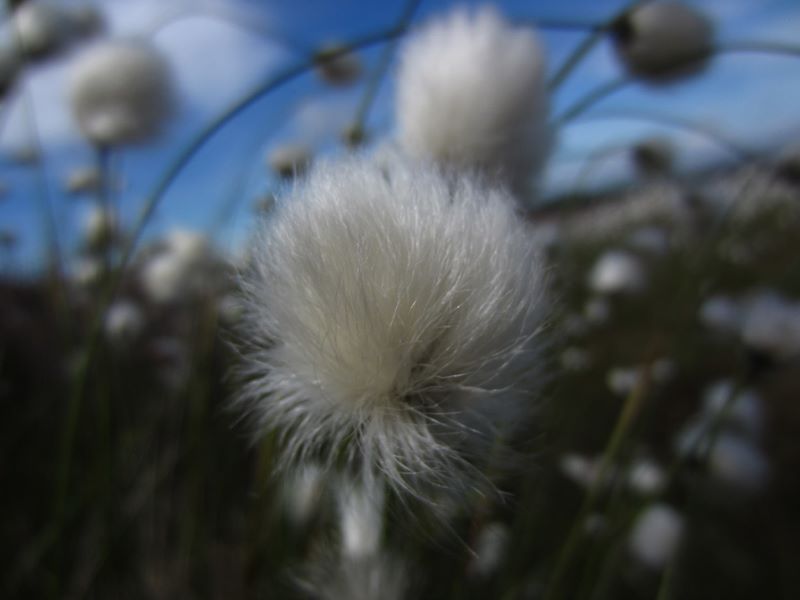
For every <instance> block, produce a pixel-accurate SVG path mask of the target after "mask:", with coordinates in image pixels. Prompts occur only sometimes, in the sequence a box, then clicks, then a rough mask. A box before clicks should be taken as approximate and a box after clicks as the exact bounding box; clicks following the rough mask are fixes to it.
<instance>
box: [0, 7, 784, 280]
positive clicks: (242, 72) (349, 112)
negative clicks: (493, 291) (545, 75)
mask: <svg viewBox="0 0 800 600" xmlns="http://www.w3.org/2000/svg"><path fill="white" fill-rule="evenodd" d="M61 4H64V5H70V4H75V5H78V4H80V3H78V2H69V1H65V2H62V3H61ZM455 4H456V3H453V2H443V1H440V0H426V1H424V2H422V3H421V5H420V7H419V8H418V9H417V10H416V12H415V16H414V21H415V22H422V21H424V20H425V19H426V18H428V17H430V16H432V15H435V14H437V13H441V12H442V11H446V10H447V9H448V7H451V6H453V5H455ZM463 4H466V5H470V4H472V5H480V4H483V3H471V2H466V3H463ZM492 4H495V5H496V6H497V7H498V8H499V9H500V10H501V11H502V12H503V14H505V15H506V16H507V17H508V18H510V19H513V20H516V21H520V22H523V21H524V22H531V23H536V22H540V23H542V24H543V25H548V24H551V25H553V26H554V27H552V28H547V29H542V30H541V31H540V33H541V36H542V39H543V41H544V44H545V46H546V51H547V55H548V57H549V59H548V67H549V69H550V71H551V72H553V71H554V70H555V69H556V68H557V66H558V65H559V64H560V63H561V62H562V61H563V60H564V59H565V58H566V57H567V55H568V54H569V53H570V52H571V51H572V50H574V49H575V47H576V46H577V45H578V44H579V43H580V41H581V39H582V37H583V36H584V35H585V32H584V31H582V30H580V29H579V28H577V29H576V28H573V27H569V25H573V24H574V25H577V26H580V25H582V24H583V25H591V24H595V25H596V24H598V23H601V22H603V20H605V19H607V18H609V17H610V16H611V15H614V14H615V13H617V12H618V11H619V10H620V9H621V8H622V7H623V6H624V5H625V3H624V2H622V1H603V2H593V1H589V0H585V1H583V0H571V1H570V2H566V3H559V4H557V5H556V4H552V3H536V2H498V3H492ZM688 4H690V5H692V6H695V7H696V8H698V9H699V10H702V12H704V13H705V14H707V15H708V16H709V17H710V18H712V19H713V20H714V23H715V38H716V39H717V41H718V43H719V44H720V45H722V46H725V45H726V44H728V43H733V42H736V43H740V42H747V41H754V40H755V41H769V42H772V43H775V44H776V45H780V44H781V43H784V44H793V43H796V42H797V36H798V33H797V32H798V19H800V7H798V5H797V3H796V2H793V1H792V0H770V1H764V2H755V1H750V0H710V1H706V2H689V3H688ZM97 6H98V8H99V9H100V10H101V11H102V14H103V17H104V21H105V28H106V29H105V31H106V33H104V34H103V35H101V36H98V37H96V38H91V39H87V40H85V41H82V42H81V43H79V44H75V45H74V46H73V47H70V48H66V49H65V50H64V51H62V52H59V53H57V55H55V56H53V57H52V58H51V59H49V60H47V61H45V62H43V63H41V64H36V65H34V66H31V67H30V68H26V69H25V70H24V73H23V74H22V75H21V79H22V82H21V83H20V85H21V86H24V88H25V90H26V91H25V94H24V96H23V95H21V94H19V93H12V94H10V97H9V98H8V99H7V102H5V103H4V105H3V109H2V110H3V133H2V136H1V137H0V151H2V157H3V174H2V183H3V189H4V201H3V203H2V206H0V211H2V212H1V213H0V215H2V222H3V224H4V226H5V227H6V228H10V229H13V230H14V232H15V234H16V238H17V239H16V244H15V248H14V260H13V262H12V265H11V266H12V268H13V269H14V270H15V271H16V272H19V273H26V274H30V273H32V272H36V270H37V269H40V268H41V266H42V262H43V243H42V237H41V228H42V227H41V219H40V218H37V216H36V208H35V206H34V203H32V202H31V201H30V200H29V199H28V198H29V196H30V194H31V193H33V191H34V190H36V189H38V188H37V186H39V185H41V183H40V182H39V180H38V177H39V176H40V175H39V174H37V172H36V169H31V168H30V167H29V166H27V165H25V164H19V160H18V159H19V158H20V155H21V154H22V155H24V153H25V152H30V151H31V149H32V147H35V146H37V144H36V141H35V140H36V138H37V137H38V138H39V141H40V143H41V151H42V153H43V155H42V160H43V162H44V167H43V169H44V171H45V175H44V176H45V178H46V181H47V183H48V195H49V201H50V202H51V203H52V205H53V207H54V210H55V212H56V215H57V219H58V222H59V225H60V226H59V232H58V233H59V237H63V238H64V246H65V248H69V247H70V245H72V244H74V243H75V242H76V240H77V236H78V235H80V224H81V219H82V218H83V217H84V215H85V211H86V210H87V209H86V207H85V206H80V203H79V202H78V203H76V202H75V201H74V197H73V196H71V195H70V194H69V193H66V192H65V190H64V188H65V183H66V181H67V180H68V178H69V176H70V174H71V173H73V172H74V171H75V170H77V169H80V168H81V167H86V166H87V165H90V164H92V163H93V161H94V155H93V153H92V150H91V148H90V147H88V146H87V144H86V143H85V142H84V141H83V140H82V138H81V136H80V134H79V132H78V130H77V128H76V126H75V124H74V120H73V119H72V117H71V114H70V104H69V75H70V66H71V65H73V64H74V62H75V60H76V59H77V58H78V57H79V56H80V54H81V53H82V52H85V51H88V50H89V49H90V47H91V45H92V44H93V43H97V41H98V40H100V39H102V37H104V36H105V35H108V36H115V37H116V36H146V37H148V38H151V39H152V41H153V42H154V43H155V44H156V46H157V47H158V48H160V49H161V50H163V52H164V54H165V55H166V57H167V60H168V61H169V65H170V68H171V69H172V70H173V75H174V77H175V79H176V83H177V87H178V89H179V93H180V102H179V104H178V106H177V110H176V111H175V113H174V115H173V116H172V118H171V119H170V121H169V123H168V127H167V129H166V130H165V131H164V132H163V134H162V135H161V136H160V137H159V138H157V139H156V140H154V141H152V142H151V143H149V144H147V145H146V146H144V147H136V148H131V149H126V150H125V151H123V152H120V153H119V154H120V156H119V157H118V158H117V160H119V161H120V162H121V163H122V165H120V166H121V167H122V168H123V169H124V173H125V178H124V182H120V190H119V204H120V209H121V211H122V217H123V219H127V220H131V219H133V218H134V216H135V214H136V213H137V211H138V210H139V209H140V206H139V204H140V203H139V202H137V200H140V199H141V198H142V197H143V196H145V195H146V194H147V193H148V192H149V191H150V190H151V188H152V187H153V186H154V185H155V184H156V182H157V180H158V178H159V176H160V175H162V173H163V171H164V170H165V169H166V168H168V166H169V164H170V161H171V160H172V159H173V158H174V157H175V156H176V154H177V153H178V152H179V151H180V149H181V148H182V146H185V145H186V144H187V142H188V141H189V140H190V139H191V138H192V136H193V134H195V133H196V132H197V131H198V130H199V129H200V128H202V127H203V126H204V125H205V124H207V123H208V122H209V121H210V120H211V119H213V118H214V117H215V116H216V115H218V114H219V113H221V112H223V111H225V110H226V108H227V107H228V106H229V105H231V104H232V103H234V102H235V101H236V100H238V99H240V98H241V97H242V96H244V95H245V94H247V92H248V91H250V90H251V89H252V88H254V87H255V86H256V85H257V84H259V83H261V82H262V81H263V80H264V79H265V78H269V77H270V76H273V75H276V74H279V73H281V72H282V71H283V70H284V69H287V68H291V67H292V66H294V65H296V64H298V63H299V62H302V61H303V60H304V59H305V60H307V59H308V57H309V56H310V55H313V53H314V51H315V50H317V49H318V48H320V47H324V46H325V45H329V44H335V43H342V42H347V41H351V40H355V39H358V38H361V37H363V36H365V35H368V34H373V33H380V32H383V31H386V30H387V29H390V28H391V27H392V26H394V25H395V24H396V22H397V21H398V19H399V18H400V16H401V15H402V13H403V10H404V6H405V4H404V2H403V1H399V0H398V1H393V0H389V1H388V2H381V3H370V2H361V3H360V2H335V3H334V2H325V1H322V0H320V1H319V2H317V1H315V0H312V1H309V2H284V1H282V0H279V1H275V2H268V3H265V2H256V1H251V2H248V1H244V0H241V1H239V0H228V1H224V0H213V1H208V2H206V1H192V2H189V1H187V2H179V1H158V0H153V1H148V0H132V1H130V0H129V1H126V0H119V1H108V2H99V3H97ZM559 25H562V26H561V27H559ZM6 29H8V23H7V24H6ZM6 33H8V32H6ZM384 46H385V44H381V43H375V44H373V45H371V46H370V47H368V48H366V49H364V50H363V51H362V52H360V53H359V58H360V60H361V65H362V69H363V76H361V77H359V78H358V79H357V80H356V81H354V82H353V84H352V85H347V86H344V87H331V86H330V85H327V84H326V83H325V81H322V80H320V78H319V77H317V76H316V75H315V74H314V72H313V71H312V72H309V73H307V74H304V75H300V76H298V77H297V78H295V79H293V80H292V81H290V82H288V83H287V84H286V85H284V86H282V87H281V88H280V89H277V90H276V91H275V92H274V93H271V94H269V95H268V96H266V97H265V98H264V99H263V100H260V101H258V102H256V103H254V105H253V106H251V107H250V108H248V109H247V110H246V111H244V112H243V113H242V114H241V115H240V116H239V117H237V118H236V119H235V120H234V121H233V122H232V123H230V125H229V126H227V127H225V128H224V130H223V131H221V132H220V133H219V134H218V135H216V136H214V138H213V139H212V140H211V141H210V142H209V144H207V145H206V146H205V147H204V149H203V150H202V152H200V153H198V155H197V156H196V157H195V158H193V160H192V161H191V162H190V163H189V164H188V165H187V167H186V168H185V169H184V170H183V171H182V173H181V175H180V176H179V177H178V178H177V179H176V181H175V182H174V184H173V185H172V186H171V188H170V190H169V191H168V192H167V194H166V197H165V199H164V201H163V202H161V203H160V204H159V208H158V212H157V213H156V215H154V217H153V219H152V220H151V224H150V225H149V226H148V228H147V234H148V235H150V236H155V235H158V234H159V233H163V232H164V231H167V230H168V229H170V228H172V227H174V226H176V225H182V226H185V227H189V228H196V229H203V230H206V231H210V232H213V234H214V235H215V238H216V239H217V240H219V242H220V244H222V245H223V246H224V247H225V248H226V249H229V250H231V251H233V252H237V251H239V250H240V249H241V247H242V245H243V244H244V243H245V240H246V234H247V231H248V228H249V227H250V224H251V223H252V219H250V218H249V216H250V215H251V213H252V208H253V203H254V202H255V201H257V200H258V199H259V198H260V197H262V196H263V195H264V194H267V193H269V192H271V191H272V190H273V189H274V187H275V185H276V183H277V182H276V179H275V177H274V175H273V173H272V171H271V170H270V169H268V168H266V164H265V157H266V156H267V155H268V153H269V152H270V150H272V149H274V148H275V147H278V146H280V145H282V144H286V143H292V144H302V145H303V146H307V147H308V148H309V149H311V150H313V152H314V153H315V154H317V153H327V152H335V151H337V150H340V149H341V143H340V139H341V135H342V133H343V131H344V130H346V128H347V127H348V126H349V125H350V124H352V122H353V121H354V120H355V119H356V115H357V112H358V107H359V104H360V102H361V99H362V97H363V95H364V92H365V86H366V85H367V82H368V81H369V77H368V75H369V73H370V72H371V71H372V70H374V69H375V68H376V66H377V62H378V60H379V57H380V56H381V54H382V52H383V50H384ZM390 68H391V67H390ZM621 72H622V71H621V68H620V66H619V63H618V61H617V60H615V56H614V54H613V50H612V44H611V42H610V41H608V40H604V41H603V42H601V43H600V44H598V46H597V47H596V48H595V49H594V50H593V51H592V52H591V54H590V55H589V56H588V57H587V58H586V59H585V60H584V61H583V62H582V63H581V65H580V66H579V67H578V68H577V69H576V70H575V72H574V73H573V74H572V75H571V76H570V78H569V79H568V80H567V81H566V82H565V83H564V85H563V86H561V87H560V88H559V90H558V92H557V94H555V96H554V97H553V98H552V112H553V114H554V115H558V114H559V113H560V112H562V111H564V110H566V109H568V108H569V107H570V106H571V105H572V103H573V102H575V101H576V100H577V99H579V98H580V97H581V96H582V95H583V94H585V93H587V92H589V91H591V90H592V89H594V88H596V87H597V86H598V85H601V84H604V83H608V82H609V81H612V80H614V79H616V78H618V77H619V76H620V75H621ZM393 82H394V80H393V78H392V77H391V76H387V77H384V78H382V80H381V84H380V86H379V87H378V90H377V96H376V98H375V100H374V104H373V105H372V107H371V109H370V110H369V113H368V116H367V120H366V125H367V128H368V130H369V134H370V139H372V140H373V141H378V140H380V138H381V137H382V136H386V135H389V134H391V132H392V128H393V126H394V123H393V116H392V115H393V112H392V110H393V89H394V86H393ZM798 97H800V78H798V73H797V60H796V58H795V57H792V56H791V55H787V54H772V55H770V54H767V53H752V52H751V53H746V52H730V53H725V54H721V55H719V56H717V57H715V58H714V60H713V61H712V64H711V65H710V66H709V67H708V69H707V70H706V71H705V72H704V73H703V76H702V77H696V78H691V79H688V80H686V81H680V82H678V83H677V84H674V85H670V86H668V87H656V88H653V87H652V86H647V85H639V84H634V85H631V86H629V87H627V88H625V89H622V90H620V91H619V92H617V93H615V94H614V95H613V96H610V97H608V98H606V99H605V100H603V101H602V102H600V103H598V104H597V105H596V106H595V107H594V108H595V109H596V110H592V111H588V112H587V113H585V114H584V115H583V118H579V119H576V120H575V121H574V122H571V123H570V124H569V126H568V127H566V128H564V129H563V130H562V131H560V132H559V135H558V142H557V146H556V148H555V151H554V153H553V155H552V158H551V161H550V163H549V166H548V169H547V172H546V176H545V177H544V182H543V189H542V196H541V197H540V198H537V199H536V201H537V202H547V201H548V200H551V199H554V198H557V197H558V196H559V195H560V194H564V193H572V192H575V191H586V190H594V189H597V188H598V187H602V186H609V185H613V184H619V183H630V182H631V180H632V179H633V176H634V175H633V172H632V168H631V163H630V161H629V160H628V156H627V155H626V154H625V152H616V153H615V152H613V151H612V150H613V148H615V147H616V148H624V147H626V146H628V145H630V144H631V143H634V142H636V141H639V140H641V139H643V138H646V137H652V136H659V137H667V138H668V139H669V140H670V142H672V143H673V144H674V145H675V147H676V149H677V150H678V152H676V159H677V165H676V166H677V168H678V169H679V171H680V172H682V173H691V172H697V171H701V170H703V169H707V168H709V167H713V166H718V165H729V164H730V163H731V161H732V160H733V159H735V158H736V156H735V155H732V154H731V150H730V148H728V147H726V146H725V145H724V144H720V143H719V142H718V141H716V140H715V139H714V138H709V137H708V136H705V135H702V134H699V133H698V132H696V131H692V130H691V129H689V130H687V129H685V128H681V127H680V126H678V125H676V124H674V123H672V124H670V123H658V122H657V121H656V122H653V121H648V120H647V119H646V117H647V116H648V114H650V113H653V114H654V115H655V117H658V116H663V117H665V118H668V117H672V118H674V119H682V120H686V121H688V122H690V123H697V124H701V125H702V126H703V127H705V128H708V129H709V130H711V131H712V132H718V133H719V135H720V136H721V137H722V138H723V139H724V140H726V141H730V143H731V144H733V145H734V147H742V148H744V149H747V150H749V151H752V152H754V153H766V154H771V153H776V152H779V151H780V150H781V149H782V148H783V147H784V146H785V145H786V144H789V143H791V142H793V141H794V140H795V139H796V137H797V135H798V130H799V129H800V108H799V107H798V102H797V98H798ZM28 106H29V107H32V112H33V114H34V116H35V124H32V123H31V122H30V120H29V119H28V118H27V117H26V116H25V115H26V113H25V111H26V110H28V108H26V107H28ZM637 111H640V112H644V113H646V114H645V115H640V117H641V118H637V114H636V113H637ZM651 116H652V115H651ZM34 125H35V128H36V129H35V131H34V130H32V128H33V126H34ZM598 155H600V156H601V157H602V158H601V159H600V160H599V161H595V163H594V165H593V166H590V167H589V168H587V165H586V163H587V161H591V159H592V158H597V157H598ZM37 193H38V192H37ZM231 195H236V197H237V199H236V201H234V200H232V199H231ZM221 221H222V222H221Z"/></svg>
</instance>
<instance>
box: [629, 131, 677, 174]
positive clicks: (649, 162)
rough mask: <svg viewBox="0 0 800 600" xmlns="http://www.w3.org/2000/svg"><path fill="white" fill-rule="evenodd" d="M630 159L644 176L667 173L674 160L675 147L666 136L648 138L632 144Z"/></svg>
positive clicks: (637, 170) (670, 169)
mask: <svg viewBox="0 0 800 600" xmlns="http://www.w3.org/2000/svg"><path fill="white" fill-rule="evenodd" d="M631 161H632V162H633V167H634V168H635V169H636V172H637V173H638V174H639V175H641V176H642V177H644V178H648V177H657V176H665V175H669V174H670V173H671V172H672V168H673V164H674V162H675V149H674V147H673V145H672V143H671V142H670V141H669V140H668V139H666V138H662V137H652V138H648V139H645V140H641V141H639V142H637V143H636V144H634V145H633V148H632V149H631Z"/></svg>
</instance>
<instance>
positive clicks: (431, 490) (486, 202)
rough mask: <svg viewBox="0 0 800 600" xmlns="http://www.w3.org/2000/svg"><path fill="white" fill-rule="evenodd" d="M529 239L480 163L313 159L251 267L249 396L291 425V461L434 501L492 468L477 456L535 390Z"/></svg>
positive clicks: (534, 294) (539, 308)
mask: <svg viewBox="0 0 800 600" xmlns="http://www.w3.org/2000/svg"><path fill="white" fill-rule="evenodd" d="M532 239H533V238H532V237H531V236H530V235H529V230H528V229H527V227H526V225H525V224H524V223H523V222H522V221H521V220H520V219H518V218H517V216H516V215H515V213H514V210H513V208H512V207H511V204H510V202H509V200H508V198H507V197H505V194H504V193H502V192H499V191H493V190H490V189H487V188H485V187H483V186H482V185H481V184H480V183H479V182H478V180H476V179H475V178H472V177H469V176H464V177H462V178H460V179H459V180H458V181H453V180H450V179H448V178H445V177H443V176H442V175H440V174H439V172H438V171H437V170H436V169H434V168H432V167H427V166H422V165H418V164H415V163H404V162H402V161H400V162H397V163H396V164H394V165H393V166H392V167H391V168H390V169H388V170H387V169H385V168H381V167H380V166H377V165H376V164H375V163H374V162H372V161H370V160H368V159H365V158H363V157H353V158H349V159H345V160H342V161H340V162H324V163H321V164H320V165H318V166H316V167H314V168H313V169H312V171H311V172H310V173H309V176H308V178H307V179H306V180H304V181H301V182H299V183H297V184H296V185H295V187H294V188H293V190H292V191H291V193H289V194H288V197H286V198H284V199H283V201H279V202H278V205H277V206H276V208H275V210H274V211H273V212H272V213H271V214H270V215H269V216H268V217H267V218H266V219H265V220H264V222H263V227H262V228H261V230H260V235H258V236H257V238H256V240H255V242H254V247H253V250H252V255H253V261H252V265H251V267H250V269H249V270H248V271H247V272H245V273H244V274H243V275H242V284H243V289H244V295H245V305H246V308H245V316H244V318H243V319H242V327H241V331H242V340H241V346H240V352H241V355H242V363H243V364H242V367H241V372H240V376H241V377H242V389H241V396H240V403H241V404H243V405H244V407H245V408H246V411H248V412H249V414H250V415H251V416H252V418H253V421H254V424H255V426H256V428H257V430H258V432H259V433H260V432H262V431H263V430H264V429H273V430H278V431H279V432H280V433H281V440H282V443H283V449H284V454H283V455H284V457H285V463H284V464H285V465H293V464H298V463H303V462H305V461H307V460H312V459H313V460H322V461H325V463H326V464H327V466H329V467H332V466H335V467H344V468H345V470H348V471H355V472H356V473H357V474H358V475H359V476H363V478H364V479H365V480H371V479H372V478H375V477H381V476H382V477H385V478H386V480H387V482H388V484H389V486H390V487H391V488H392V489H394V490H395V491H410V492H412V494H413V495H415V496H417V497H421V498H423V499H428V498H430V497H432V496H433V495H435V493H436V490H443V489H447V490H455V489H458V490H462V491H463V490H465V489H475V488H476V486H479V485H480V484H482V483H484V482H485V478H483V477H482V476H481V475H480V474H479V473H480V472H479V469H478V468H477V467H476V466H475V465H476V462H478V459H480V458H482V459H483V460H485V459H486V457H487V456H489V455H490V454H492V453H496V452H497V447H498V445H500V446H502V444H498V443H497V439H498V438H497V435H498V433H499V432H503V433H508V432H510V431H511V429H512V426H513V425H516V426H519V425H520V424H521V423H526V422H527V421H526V419H524V418H522V417H524V416H527V415H529V414H530V413H531V411H532V409H533V407H534V406H535V400H534V392H535V391H536V388H537V384H538V382H539V380H540V375H541V372H540V371H537V365H538V364H539V360H538V358H539V354H540V348H541V342H540V336H539V333H540V331H541V329H542V327H543V319H544V316H545V310H546V300H545V295H544V287H545V278H544V270H543V266H542V263H541V262H540V259H539V255H538V252H537V249H536V246H535V244H534V242H533V241H532ZM490 449H491V452H490ZM489 489H491V488H489Z"/></svg>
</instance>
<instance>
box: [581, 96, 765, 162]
mask: <svg viewBox="0 0 800 600" xmlns="http://www.w3.org/2000/svg"><path fill="white" fill-rule="evenodd" d="M607 119H623V120H628V119H630V120H636V121H645V122H649V123H656V124H659V125H665V126H667V127H673V128H676V129H683V130H685V131H687V132H690V133H694V134H696V135H700V136H702V137H705V138H707V139H708V140H710V141H712V142H714V143H716V144H717V145H718V146H719V147H721V148H724V149H725V150H727V151H728V152H730V153H731V154H733V155H734V156H735V157H736V159H737V160H738V161H740V162H745V161H747V160H752V159H754V158H756V155H755V154H754V153H753V152H751V151H750V150H748V149H747V148H744V147H742V146H740V145H739V144H738V143H736V142H734V141H733V140H730V139H728V138H727V137H726V136H725V135H724V134H722V133H720V132H719V131H717V130H716V129H714V128H713V127H709V126H707V125H704V124H701V123H697V122H695V121H691V120H689V119H684V118H683V117H678V116H675V115H668V114H663V113H658V112H653V111H650V110H641V109H607V110H602V111H597V112H595V113H592V114H591V115H583V116H580V115H579V116H576V117H575V118H573V119H572V122H573V123H574V122H575V121H599V120H607Z"/></svg>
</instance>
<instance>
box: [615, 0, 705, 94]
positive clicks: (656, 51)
mask: <svg viewBox="0 0 800 600" xmlns="http://www.w3.org/2000/svg"><path fill="white" fill-rule="evenodd" d="M612 36H613V40H614V47H615V49H616V51H617V54H618V56H619V58H620V60H621V61H622V63H623V64H624V65H625V67H626V68H627V70H628V71H629V72H630V73H631V74H632V75H634V76H637V77H641V78H642V79H644V80H645V81H648V82H651V83H662V82H668V81H672V80H674V79H676V78H679V77H681V76H685V75H689V74H693V73H696V72H698V71H700V70H701V69H702V68H703V67H705V64H706V63H707V62H708V59H709V57H710V56H711V52H712V49H713V39H712V38H713V28H712V25H711V22H710V21H709V20H708V19H707V18H706V17H705V16H704V15H702V14H701V13H699V12H698V11H696V10H695V9H693V8H691V7H690V6H687V5H685V4H682V3H680V2H671V1H664V2H647V3H644V4H639V5H637V6H635V7H634V8H632V9H631V10H630V11H628V12H626V13H625V14H624V15H623V16H622V17H621V18H620V19H619V20H618V21H617V22H616V24H615V26H614V28H613V29H612Z"/></svg>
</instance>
